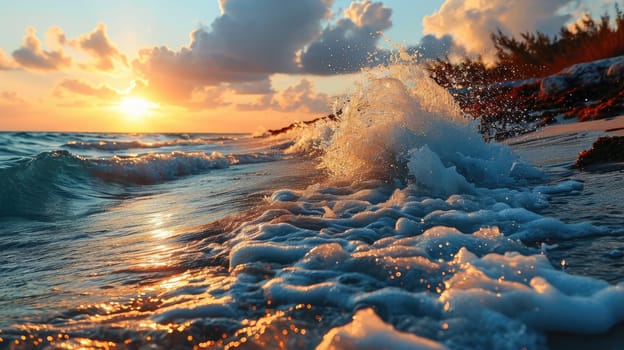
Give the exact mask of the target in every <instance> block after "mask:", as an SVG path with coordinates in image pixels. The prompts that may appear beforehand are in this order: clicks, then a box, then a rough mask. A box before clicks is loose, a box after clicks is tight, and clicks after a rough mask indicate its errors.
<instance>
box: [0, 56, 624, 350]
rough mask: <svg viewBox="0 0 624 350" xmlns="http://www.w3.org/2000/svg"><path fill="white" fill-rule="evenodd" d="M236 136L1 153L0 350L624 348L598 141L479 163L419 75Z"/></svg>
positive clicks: (98, 139)
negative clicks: (282, 124) (585, 161)
mask: <svg viewBox="0 0 624 350" xmlns="http://www.w3.org/2000/svg"><path fill="white" fill-rule="evenodd" d="M362 76H363V77H362V81H361V82H360V83H359V84H358V85H357V86H355V87H354V89H353V91H352V92H350V94H349V95H348V96H347V97H345V99H344V100H343V101H342V102H340V104H338V105H337V106H339V108H340V112H341V113H340V121H338V122H334V121H331V120H325V121H319V122H318V123H316V124H314V125H311V126H307V127H305V128H303V127H301V128H294V129H293V130H291V131H290V132H287V133H283V134H279V135H274V136H270V135H269V134H265V135H250V134H195V133H189V134H179V133H177V134H110V133H58V132H6V133H0V348H14V349H40V348H41V349H71V348H74V349H77V348H87V349H192V348H211V349H212V348H216V349H235V348H240V349H260V348H266V349H278V348H282V349H294V348H297V349H584V348H588V347H590V346H592V347H595V348H601V349H622V348H623V347H624V345H622V344H624V329H623V328H622V321H624V235H623V233H624V229H623V226H622V222H624V205H623V204H622V201H621V199H622V198H624V173H623V172H622V167H618V166H613V167H608V168H599V169H597V170H593V171H579V170H575V169H572V167H571V166H572V164H573V163H574V161H575V159H576V155H577V153H578V152H579V151H581V150H583V149H587V148H589V147H590V146H591V144H592V142H593V141H594V140H595V138H596V137H597V136H599V135H602V134H604V132H599V131H589V130H584V129H583V128H582V127H580V128H578V129H577V130H575V131H573V132H566V133H560V134H554V135H547V136H539V135H535V134H529V135H525V136H524V137H520V138H516V139H512V140H508V141H506V142H503V143H495V142H485V141H483V138H482V137H481V135H479V133H478V131H477V130H478V124H477V123H476V122H475V121H471V120H470V118H466V117H464V116H462V114H461V112H460V111H459V109H458V107H457V106H456V105H455V104H454V102H453V99H452V97H451V96H450V95H449V94H448V92H446V91H445V90H443V89H442V88H440V87H438V86H437V85H435V83H433V82H432V81H431V80H430V79H428V78H427V77H426V74H425V73H424V72H423V71H422V70H420V69H419V68H418V67H414V66H404V65H394V66H390V67H385V68H377V69H375V70H371V71H367V72H364V73H363V74H362Z"/></svg>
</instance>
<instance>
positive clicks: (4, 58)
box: [0, 49, 16, 71]
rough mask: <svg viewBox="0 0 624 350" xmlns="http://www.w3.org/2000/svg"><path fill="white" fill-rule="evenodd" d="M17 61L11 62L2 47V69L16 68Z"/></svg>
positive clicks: (0, 61)
mask: <svg viewBox="0 0 624 350" xmlns="http://www.w3.org/2000/svg"><path fill="white" fill-rule="evenodd" d="M15 68H16V66H15V63H14V62H11V60H10V59H9V56H8V55H7V54H6V52H4V50H2V49H0V71H2V70H13V69H15Z"/></svg>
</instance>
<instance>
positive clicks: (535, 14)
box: [423, 0, 577, 59]
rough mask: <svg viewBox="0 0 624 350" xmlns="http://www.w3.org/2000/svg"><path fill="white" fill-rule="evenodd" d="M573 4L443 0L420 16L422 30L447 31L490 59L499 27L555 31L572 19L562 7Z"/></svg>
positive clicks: (564, 1)
mask: <svg viewBox="0 0 624 350" xmlns="http://www.w3.org/2000/svg"><path fill="white" fill-rule="evenodd" d="M576 4H577V1H576V0H548V1H544V0H524V1H508V0H491V1H483V0H446V1H445V2H444V4H442V6H441V7H440V9H439V10H438V11H437V12H436V13H434V14H432V15H430V16H426V17H425V18H424V19H423V27H424V29H423V31H424V33H425V34H432V35H434V36H435V37H437V38H442V37H444V36H445V35H450V36H452V37H453V39H454V41H455V42H456V43H459V44H461V45H463V46H464V47H465V49H466V50H467V51H468V52H470V53H474V54H482V55H484V57H485V58H486V59H491V57H488V56H489V55H491V52H492V50H493V44H492V41H491V40H490V34H491V33H495V32H496V31H497V30H499V29H500V30H501V31H502V32H503V33H505V34H512V35H517V34H520V33H523V32H534V31H541V32H543V33H547V34H554V33H557V31H558V30H559V29H560V28H561V27H562V26H563V25H565V23H566V22H568V21H570V20H571V19H572V16H571V15H570V14H566V13H563V12H562V9H563V8H564V7H566V6H569V5H576Z"/></svg>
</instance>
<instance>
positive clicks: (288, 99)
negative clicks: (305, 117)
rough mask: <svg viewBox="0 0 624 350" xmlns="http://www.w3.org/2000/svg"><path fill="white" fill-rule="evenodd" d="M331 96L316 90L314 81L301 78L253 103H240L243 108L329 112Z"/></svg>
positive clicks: (239, 106) (240, 107) (239, 107)
mask: <svg viewBox="0 0 624 350" xmlns="http://www.w3.org/2000/svg"><path fill="white" fill-rule="evenodd" d="M330 104H331V98H330V97H329V95H327V94H324V93H317V92H315V88H314V83H313V82H311V81H310V80H308V79H301V81H299V83H298V84H296V85H293V86H289V87H287V88H286V89H284V90H282V91H280V92H278V93H275V94H272V95H265V96H263V97H262V98H260V99H259V101H258V102H256V103H253V104H241V105H238V106H237V107H238V109H241V110H258V109H272V110H275V111H281V112H308V113H327V112H328V111H329V106H330Z"/></svg>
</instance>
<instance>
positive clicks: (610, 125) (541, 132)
mask: <svg viewBox="0 0 624 350" xmlns="http://www.w3.org/2000/svg"><path fill="white" fill-rule="evenodd" d="M583 131H593V132H598V133H600V132H602V133H605V134H607V133H608V134H611V135H624V115H618V116H615V117H610V118H603V119H598V120H592V121H586V122H579V121H572V122H563V123H556V124H551V125H547V126H544V127H541V128H539V129H537V130H535V131H531V132H528V133H525V134H522V135H518V136H514V137H510V138H508V139H505V140H502V141H500V142H501V143H504V144H508V145H512V144H515V143H520V142H526V141H530V140H536V139H540V138H545V137H552V136H557V135H563V134H571V133H577V132H583Z"/></svg>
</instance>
